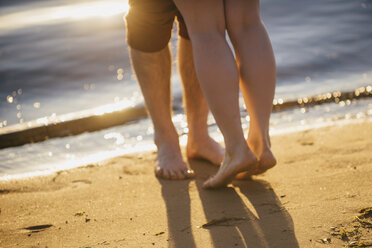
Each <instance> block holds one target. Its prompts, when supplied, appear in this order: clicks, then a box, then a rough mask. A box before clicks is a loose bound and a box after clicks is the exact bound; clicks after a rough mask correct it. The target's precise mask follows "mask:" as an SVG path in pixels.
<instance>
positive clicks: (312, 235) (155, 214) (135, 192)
mask: <svg viewBox="0 0 372 248" xmlns="http://www.w3.org/2000/svg"><path fill="white" fill-rule="evenodd" d="M272 143H273V150H274V152H275V154H276V156H277V158H278V161H279V162H278V166H276V167H275V168H274V169H272V170H271V171H269V172H267V173H266V174H265V175H262V176H258V177H256V178H255V179H254V180H252V181H234V183H233V184H232V185H230V186H229V187H228V188H226V189H220V190H213V191H212V190H204V189H202V188H201V185H202V183H203V181H204V180H205V179H206V178H207V177H208V176H209V175H212V174H213V173H215V172H216V170H217V168H216V167H214V166H213V165H211V164H209V163H208V162H205V161H198V160H192V161H189V162H190V165H191V167H192V168H193V169H194V170H195V171H196V173H197V177H196V179H194V180H187V181H165V180H158V179H156V178H155V177H154V175H153V167H152V166H153V164H154V160H155V153H143V154H133V155H130V156H122V157H117V158H113V159H110V160H108V161H105V162H102V163H99V164H92V165H88V166H85V167H81V168H76V169H72V170H68V171H64V172H60V173H56V174H54V175H50V176H43V177H36V178H30V179H26V180H15V181H3V182H0V211H1V212H0V241H1V242H0V247H191V248H192V247H203V248H204V247H286V248H287V247H289V248H291V247H343V246H344V245H348V244H350V242H351V244H352V245H357V243H355V242H352V241H353V240H356V239H358V237H359V239H360V240H363V242H364V243H365V244H366V243H367V241H368V240H369V241H371V240H372V229H370V228H367V226H366V225H368V224H365V225H364V227H363V226H362V225H361V224H360V222H358V221H355V216H357V215H358V214H359V213H358V211H359V210H360V209H362V208H365V207H370V206H372V187H371V185H372V123H368V122H365V123H361V124H350V125H346V126H332V127H327V128H323V129H317V130H310V131H304V132H299V133H293V134H286V135H281V136H276V137H273V140H272ZM363 221H371V218H366V219H362V222H363ZM357 226H359V228H356V227H357ZM357 230H358V231H357ZM344 231H345V232H344ZM348 231H353V232H354V233H355V235H354V234H352V233H350V232H348ZM332 232H333V235H332ZM341 234H343V238H344V240H345V241H343V240H341ZM345 235H346V236H345ZM353 235H354V236H353ZM327 238H328V240H327ZM347 239H349V241H346V240H347ZM366 240H367V241H366ZM359 244H361V242H359Z"/></svg>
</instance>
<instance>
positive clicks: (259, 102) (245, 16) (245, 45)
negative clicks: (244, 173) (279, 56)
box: [225, 0, 276, 174]
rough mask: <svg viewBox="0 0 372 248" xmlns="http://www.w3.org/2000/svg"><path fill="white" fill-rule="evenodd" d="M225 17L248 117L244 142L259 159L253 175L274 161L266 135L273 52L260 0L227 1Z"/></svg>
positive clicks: (269, 111)
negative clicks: (248, 121) (262, 17)
mask: <svg viewBox="0 0 372 248" xmlns="http://www.w3.org/2000/svg"><path fill="white" fill-rule="evenodd" d="M225 16H226V25H227V30H228V33H229V36H230V39H231V42H232V43H233V46H234V48H235V53H236V59H237V64H238V68H239V76H240V87H241V90H242V93H243V97H244V100H245V105H246V107H247V111H248V113H249V116H250V128H249V133H248V140H247V141H248V144H249V147H250V148H251V149H252V151H253V152H254V154H255V155H256V156H257V158H258V160H259V169H258V171H256V172H255V173H254V174H259V173H263V172H264V171H266V170H268V169H270V168H271V167H273V166H274V165H275V164H276V160H275V157H274V156H273V154H272V153H271V149H270V137H269V120H270V114H271V111H272V103H273V98H274V92H275V82H276V68H275V59H274V53H273V49H272V47H271V43H270V39H269V36H268V34H267V32H266V29H265V26H264V24H263V23H262V20H261V17H260V8H259V0H249V1H247V0H226V1H225Z"/></svg>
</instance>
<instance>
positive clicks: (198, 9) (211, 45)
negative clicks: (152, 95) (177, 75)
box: [174, 0, 256, 187]
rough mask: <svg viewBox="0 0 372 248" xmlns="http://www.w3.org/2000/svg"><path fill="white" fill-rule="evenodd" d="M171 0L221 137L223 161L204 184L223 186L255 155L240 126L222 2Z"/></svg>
mask: <svg viewBox="0 0 372 248" xmlns="http://www.w3.org/2000/svg"><path fill="white" fill-rule="evenodd" d="M174 2H175V4H176V5H177V7H178V9H179V10H180V12H181V14H182V16H183V17H184V20H185V22H186V25H187V28H188V31H189V35H190V38H191V41H192V46H193V55H194V59H195V60H194V61H195V69H196V73H197V75H198V79H199V82H200V85H201V88H202V90H203V92H204V95H205V97H206V100H207V102H208V105H209V107H210V109H211V111H212V113H213V116H214V118H215V120H216V122H217V125H218V127H219V128H220V130H221V132H222V134H223V136H224V140H225V147H226V153H225V158H224V162H223V164H222V165H221V167H220V169H219V170H218V172H217V174H216V175H215V176H214V177H212V178H211V179H209V180H208V181H207V182H205V184H204V186H205V187H220V186H224V185H226V184H227V183H229V182H230V181H231V180H232V179H233V178H234V176H235V175H236V174H237V173H239V172H242V171H247V170H253V169H255V167H256V166H255V165H256V158H255V156H254V155H253V153H252V152H251V151H250V149H249V147H248V145H247V142H246V141H245V139H244V135H243V131H242V127H241V121H240V111H239V85H238V84H239V77H238V69H237V67H236V62H235V60H234V57H233V55H232V52H231V50H230V48H229V46H228V44H227V41H226V39H225V18H224V6H223V1H222V0H220V1H217V0H203V1H198V0H188V1H183V0H174Z"/></svg>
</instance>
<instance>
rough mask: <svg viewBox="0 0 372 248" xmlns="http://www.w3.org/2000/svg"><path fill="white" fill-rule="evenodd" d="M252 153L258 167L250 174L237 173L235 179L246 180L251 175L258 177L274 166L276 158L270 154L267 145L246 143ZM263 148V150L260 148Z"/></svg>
mask: <svg viewBox="0 0 372 248" xmlns="http://www.w3.org/2000/svg"><path fill="white" fill-rule="evenodd" d="M247 143H248V145H249V147H250V148H251V150H252V152H253V153H254V154H255V155H256V156H257V159H258V166H257V169H256V170H254V171H251V172H243V173H239V174H238V175H237V176H236V178H237V179H241V180H242V179H248V178H250V177H251V176H253V175H259V174H262V173H264V172H266V171H267V170H269V169H271V168H273V167H274V166H275V165H276V158H275V157H274V154H273V153H272V152H271V149H270V145H269V143H268V144H267V145H259V144H258V143H257V142H256V143H255V142H252V141H247ZM261 147H263V148H261Z"/></svg>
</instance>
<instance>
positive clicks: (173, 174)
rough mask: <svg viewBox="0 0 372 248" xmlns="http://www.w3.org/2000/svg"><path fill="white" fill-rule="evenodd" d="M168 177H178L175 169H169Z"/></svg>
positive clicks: (173, 178) (175, 178) (174, 178)
mask: <svg viewBox="0 0 372 248" xmlns="http://www.w3.org/2000/svg"><path fill="white" fill-rule="evenodd" d="M169 177H170V179H172V180H177V179H180V178H179V177H178V174H177V171H172V170H171V171H169Z"/></svg>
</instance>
